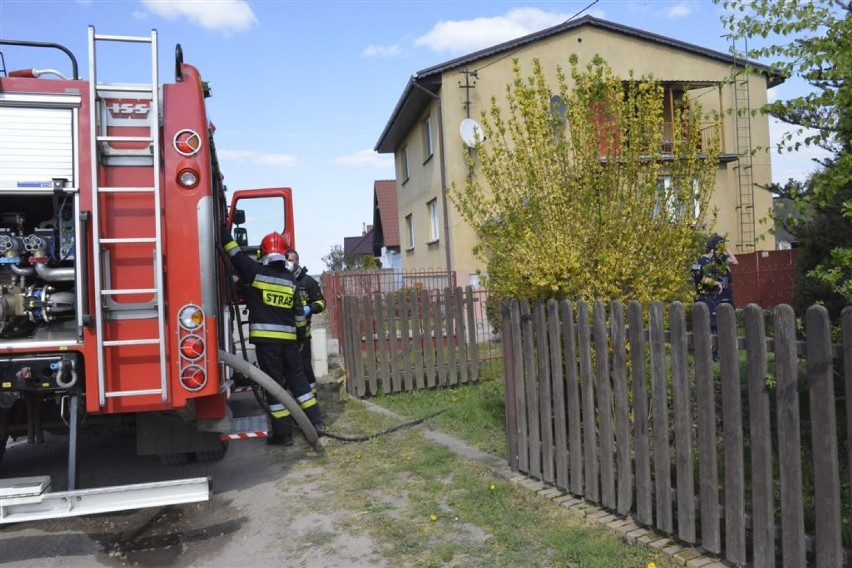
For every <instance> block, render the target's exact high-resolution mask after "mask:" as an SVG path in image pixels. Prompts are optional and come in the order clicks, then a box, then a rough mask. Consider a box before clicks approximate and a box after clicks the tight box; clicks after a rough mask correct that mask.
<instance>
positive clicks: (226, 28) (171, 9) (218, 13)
mask: <svg viewBox="0 0 852 568" xmlns="http://www.w3.org/2000/svg"><path fill="white" fill-rule="evenodd" d="M142 4H143V5H145V7H146V8H148V9H149V10H150V11H151V12H153V13H154V14H156V15H158V16H162V17H163V18H166V19H168V20H175V19H178V18H186V19H187V20H189V21H190V22H192V23H194V24H198V25H200V26H201V27H203V28H206V29H208V30H213V31H221V32H222V33H224V34H225V35H226V36H229V35H232V34H235V33H240V32H244V31H247V30H248V29H249V28H251V26H252V25H254V24H255V23H257V18H256V17H255V15H254V12H253V11H252V9H251V6H249V5H248V3H247V2H246V1H245V0H142Z"/></svg>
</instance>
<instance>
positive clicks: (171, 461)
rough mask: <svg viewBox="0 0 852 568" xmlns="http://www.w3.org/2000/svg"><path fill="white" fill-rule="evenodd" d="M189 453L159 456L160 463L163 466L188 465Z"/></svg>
mask: <svg viewBox="0 0 852 568" xmlns="http://www.w3.org/2000/svg"><path fill="white" fill-rule="evenodd" d="M190 455H191V454H190V453H188V452H180V453H177V454H159V456H158V457H159V458H160V463H161V464H163V465H182V464H185V463H189V457H190Z"/></svg>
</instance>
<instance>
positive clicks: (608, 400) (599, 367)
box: [592, 300, 616, 509]
mask: <svg viewBox="0 0 852 568" xmlns="http://www.w3.org/2000/svg"><path fill="white" fill-rule="evenodd" d="M592 314H593V321H594V324H593V325H594V340H595V367H596V368H595V375H596V381H595V387H596V388H597V391H598V422H599V423H600V427H599V429H598V438H599V439H600V462H601V503H602V504H603V506H604V507H606V508H607V509H614V508H615V505H616V501H615V464H614V461H613V440H612V385H611V383H610V377H609V337H608V336H607V332H606V330H607V326H606V308H605V307H604V304H603V302H601V301H600V300H598V301H596V302H595V303H594V306H593V308H592Z"/></svg>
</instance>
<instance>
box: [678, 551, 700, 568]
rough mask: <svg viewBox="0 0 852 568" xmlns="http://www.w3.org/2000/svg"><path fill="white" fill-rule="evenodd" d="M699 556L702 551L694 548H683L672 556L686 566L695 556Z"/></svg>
mask: <svg viewBox="0 0 852 568" xmlns="http://www.w3.org/2000/svg"><path fill="white" fill-rule="evenodd" d="M699 556H701V553H700V552H699V551H697V550H695V549H694V548H686V549H684V550H681V551H680V552H677V553H675V554H674V556H672V558H674V561H675V562H676V563H677V565H678V566H686V563H687V562H689V561H690V560H692V559H693V558H698V557H699Z"/></svg>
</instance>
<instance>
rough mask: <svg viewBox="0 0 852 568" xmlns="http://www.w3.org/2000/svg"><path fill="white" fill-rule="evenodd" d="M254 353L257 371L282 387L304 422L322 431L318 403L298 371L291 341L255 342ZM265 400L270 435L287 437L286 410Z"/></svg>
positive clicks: (298, 358) (291, 425) (289, 426)
mask: <svg viewBox="0 0 852 568" xmlns="http://www.w3.org/2000/svg"><path fill="white" fill-rule="evenodd" d="M255 350H256V353H257V363H258V365H260V370H261V371H263V372H264V373H266V374H267V375H269V376H270V377H272V379H273V380H274V381H275V382H277V383H278V384H279V385H281V387H282V388H286V389H287V390H289V391H290V393H291V394H292V395H293V398H294V399H296V402H297V403H298V404H299V407H300V408H301V409H302V410H303V411H304V413H305V415H306V416H307V417H308V420H310V421H311V423H312V424H313V425H314V427H316V428H317V429H318V430H320V429H322V418H321V415H320V408H319V402H318V401H317V398H316V395H314V393H313V392H312V391H311V387H310V384H309V383H308V378H307V377H306V376H305V372H304V370H303V369H302V358H301V356H300V354H299V346H298V344H297V343H296V342H295V341H270V342H263V343H261V342H258V343H256V344H255ZM268 400H269V411H270V413H271V414H272V436H273V437H283V436H287V435H289V434H290V433H291V432H292V430H293V428H295V421H294V420H293V417H292V416H290V411H289V410H287V409H286V408H285V407H284V405H283V404H281V403H280V402H279V401H277V400H275V399H273V398H271V397H268Z"/></svg>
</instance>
